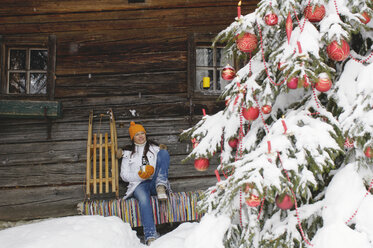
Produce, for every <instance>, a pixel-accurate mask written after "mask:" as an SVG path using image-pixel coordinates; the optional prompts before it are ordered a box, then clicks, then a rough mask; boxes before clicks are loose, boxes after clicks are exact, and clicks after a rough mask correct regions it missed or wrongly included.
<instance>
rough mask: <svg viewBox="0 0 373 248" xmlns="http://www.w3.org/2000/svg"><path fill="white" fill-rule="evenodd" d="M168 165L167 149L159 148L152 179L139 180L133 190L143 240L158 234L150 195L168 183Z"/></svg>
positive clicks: (155, 236)
mask: <svg viewBox="0 0 373 248" xmlns="http://www.w3.org/2000/svg"><path fill="white" fill-rule="evenodd" d="M169 166H170V155H169V154H168V151H167V150H162V149H161V150H160V151H159V152H158V154H157V165H156V169H155V172H154V174H153V178H152V179H148V180H145V181H143V182H141V183H140V184H139V185H138V186H137V187H136V189H135V191H134V192H133V195H134V197H135V198H136V199H137V200H138V202H139V207H140V216H141V222H142V225H143V229H144V235H145V241H147V240H148V239H149V238H157V237H158V234H157V231H156V229H155V224H154V219H153V209H152V205H151V200H150V196H151V195H156V194H157V190H156V187H157V186H158V185H164V186H165V187H166V188H169V187H168V185H169V183H168V168H169Z"/></svg>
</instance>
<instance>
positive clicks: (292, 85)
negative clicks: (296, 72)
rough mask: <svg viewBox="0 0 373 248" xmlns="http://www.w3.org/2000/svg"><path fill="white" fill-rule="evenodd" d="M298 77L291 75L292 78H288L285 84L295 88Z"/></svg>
mask: <svg viewBox="0 0 373 248" xmlns="http://www.w3.org/2000/svg"><path fill="white" fill-rule="evenodd" d="M298 81H299V79H298V77H293V78H292V79H290V80H288V81H287V82H286V85H287V86H288V88H289V89H293V90H294V89H296V88H298Z"/></svg>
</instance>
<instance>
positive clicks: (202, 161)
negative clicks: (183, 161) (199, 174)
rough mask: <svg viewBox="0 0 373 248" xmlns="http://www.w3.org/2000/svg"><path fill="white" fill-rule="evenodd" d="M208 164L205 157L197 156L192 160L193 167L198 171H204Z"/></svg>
mask: <svg viewBox="0 0 373 248" xmlns="http://www.w3.org/2000/svg"><path fill="white" fill-rule="evenodd" d="M209 166H210V160H209V159H207V158H197V159H195V160H194V168H196V170H198V171H205V170H207V168H209Z"/></svg>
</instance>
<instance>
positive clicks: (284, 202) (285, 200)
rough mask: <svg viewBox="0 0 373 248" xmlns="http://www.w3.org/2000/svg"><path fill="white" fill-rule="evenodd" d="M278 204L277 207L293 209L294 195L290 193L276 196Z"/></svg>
mask: <svg viewBox="0 0 373 248" xmlns="http://www.w3.org/2000/svg"><path fill="white" fill-rule="evenodd" d="M276 205H277V207H279V208H281V209H282V210H288V209H291V208H292V207H293V206H294V200H293V197H291V196H290V195H288V194H285V195H283V196H279V195H278V196H276Z"/></svg>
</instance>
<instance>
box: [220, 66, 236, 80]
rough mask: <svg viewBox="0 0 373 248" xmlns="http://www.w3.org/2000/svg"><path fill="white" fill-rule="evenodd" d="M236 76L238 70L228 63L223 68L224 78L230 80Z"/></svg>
mask: <svg viewBox="0 0 373 248" xmlns="http://www.w3.org/2000/svg"><path fill="white" fill-rule="evenodd" d="M235 76H236V70H235V69H234V68H233V67H232V66H230V65H226V66H225V67H224V68H223V70H222V71H221V77H222V78H223V79H224V80H227V81H230V80H232V79H233V78H234V77H235Z"/></svg>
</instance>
